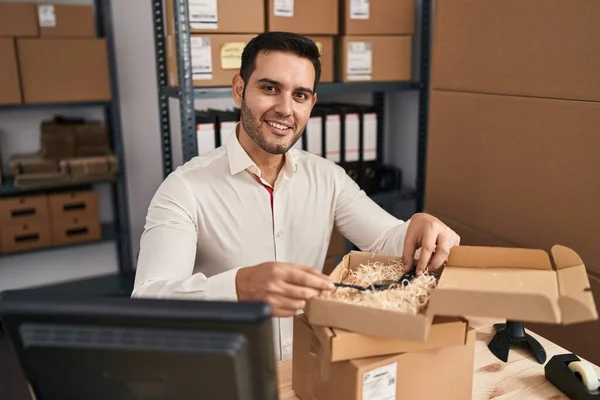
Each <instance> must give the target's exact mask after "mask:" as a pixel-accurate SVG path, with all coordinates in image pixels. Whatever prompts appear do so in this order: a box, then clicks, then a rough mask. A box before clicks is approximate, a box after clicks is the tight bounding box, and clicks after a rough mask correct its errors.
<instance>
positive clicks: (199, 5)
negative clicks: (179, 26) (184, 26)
mask: <svg viewBox="0 0 600 400" xmlns="http://www.w3.org/2000/svg"><path fill="white" fill-rule="evenodd" d="M188 4H189V5H188V10H189V19H190V26H191V27H192V29H217V28H218V27H219V21H218V18H217V0H190V2H189V3H188Z"/></svg>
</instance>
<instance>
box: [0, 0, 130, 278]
mask: <svg viewBox="0 0 600 400" xmlns="http://www.w3.org/2000/svg"><path fill="white" fill-rule="evenodd" d="M94 8H95V18H96V29H97V36H98V37H103V38H105V39H106V42H107V50H108V59H109V73H110V78H111V79H110V82H111V91H112V96H113V97H112V99H111V101H108V102H78V103H52V104H22V105H14V106H12V105H11V106H2V107H0V109H17V108H19V109H20V108H24V109H33V108H58V107H69V108H81V107H100V108H102V110H103V111H104V123H105V125H106V128H107V130H108V133H109V140H110V145H111V149H112V151H113V153H114V155H115V157H116V158H117V162H118V165H119V172H118V175H117V179H116V180H115V181H107V182H99V183H101V184H108V185H110V187H111V201H112V206H113V207H112V208H113V221H112V222H111V223H109V224H103V225H102V239H101V240H100V242H105V241H113V242H114V243H115V244H116V247H117V252H118V254H117V256H118V260H119V272H120V275H123V276H128V275H131V273H132V272H133V254H132V249H131V240H130V229H129V208H128V200H127V181H126V176H125V172H124V171H125V157H124V145H123V137H122V131H121V115H120V102H119V85H118V81H117V65H116V52H115V39H114V31H113V24H112V11H111V1H110V0H94ZM94 184H96V183H94ZM91 185H92V184H89V185H82V184H77V185H69V186H60V187H49V188H44V189H33V190H22V189H19V188H16V187H15V186H14V185H13V183H12V180H11V179H3V184H2V185H0V197H6V196H15V195H21V194H24V193H51V192H56V191H63V190H68V189H71V190H72V189H76V188H81V187H86V186H87V187H89V186H91ZM93 243H98V242H86V243H82V244H76V245H73V246H80V245H83V244H93ZM65 247H67V246H61V247H49V248H45V249H36V250H33V251H35V252H38V251H52V250H55V249H63V248H65ZM69 247H70V246H69ZM14 254H23V253H6V254H0V256H4V255H6V256H11V255H14Z"/></svg>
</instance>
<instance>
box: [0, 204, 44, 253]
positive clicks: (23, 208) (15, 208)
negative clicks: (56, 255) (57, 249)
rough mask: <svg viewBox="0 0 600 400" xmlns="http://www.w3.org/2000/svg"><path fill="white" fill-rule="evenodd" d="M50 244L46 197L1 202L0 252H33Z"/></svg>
mask: <svg viewBox="0 0 600 400" xmlns="http://www.w3.org/2000/svg"><path fill="white" fill-rule="evenodd" d="M49 244H50V223H49V211H48V197H47V196H46V195H28V196H18V197H17V196H16V197H7V198H2V199H0V252H2V253H11V252H18V251H24V250H32V249H37V248H41V247H46V246H48V245H49Z"/></svg>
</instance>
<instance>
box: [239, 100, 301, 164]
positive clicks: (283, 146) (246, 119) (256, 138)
mask: <svg viewBox="0 0 600 400" xmlns="http://www.w3.org/2000/svg"><path fill="white" fill-rule="evenodd" d="M280 119H283V118H280ZM240 122H241V123H242V126H243V127H244V130H245V131H246V134H248V136H249V137H250V139H252V141H253V142H254V143H256V144H257V145H258V146H259V147H260V148H261V149H263V150H264V151H266V152H267V153H270V154H285V153H286V152H287V151H288V150H289V149H290V148H292V146H293V145H294V144H296V142H297V141H298V140H299V139H300V137H301V136H302V129H301V130H299V131H298V132H295V133H294V136H293V138H292V139H291V140H290V141H289V142H288V143H269V140H268V139H267V138H266V137H265V135H264V134H263V131H262V119H261V118H255V116H254V113H253V112H252V110H250V108H248V105H247V104H246V100H245V99H242V105H241V107H240Z"/></svg>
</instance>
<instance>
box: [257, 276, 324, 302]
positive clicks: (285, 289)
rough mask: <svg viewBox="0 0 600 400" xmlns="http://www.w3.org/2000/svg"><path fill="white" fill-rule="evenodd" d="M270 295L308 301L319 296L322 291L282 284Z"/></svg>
mask: <svg viewBox="0 0 600 400" xmlns="http://www.w3.org/2000/svg"><path fill="white" fill-rule="evenodd" d="M269 293H270V294H273V295H278V296H282V297H287V298H290V299H297V300H308V299H310V298H311V297H315V296H318V295H319V294H320V293H321V291H320V290H317V289H312V288H309V287H304V286H298V285H293V284H290V283H287V282H283V281H282V282H280V283H279V284H278V285H277V286H276V287H273V288H272V289H270V291H269Z"/></svg>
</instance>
